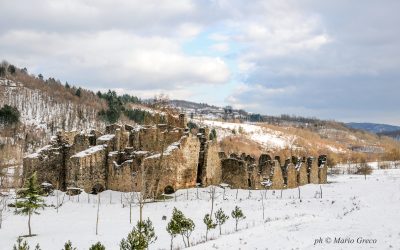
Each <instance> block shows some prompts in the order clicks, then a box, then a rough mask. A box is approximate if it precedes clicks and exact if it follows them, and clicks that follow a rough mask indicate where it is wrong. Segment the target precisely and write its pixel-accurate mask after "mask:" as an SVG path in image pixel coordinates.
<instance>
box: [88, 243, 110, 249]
mask: <svg viewBox="0 0 400 250" xmlns="http://www.w3.org/2000/svg"><path fill="white" fill-rule="evenodd" d="M89 250H106V247H105V246H104V245H103V244H101V243H100V242H97V243H96V244H93V245H92V246H91V247H90V248H89Z"/></svg>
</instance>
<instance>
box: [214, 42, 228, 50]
mask: <svg viewBox="0 0 400 250" xmlns="http://www.w3.org/2000/svg"><path fill="white" fill-rule="evenodd" d="M211 49H213V50H215V51H218V52H227V51H229V44H228V43H215V44H213V45H212V46H211Z"/></svg>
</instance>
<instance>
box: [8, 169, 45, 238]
mask: <svg viewBox="0 0 400 250" xmlns="http://www.w3.org/2000/svg"><path fill="white" fill-rule="evenodd" d="M18 199H19V201H18V202H17V203H16V208H17V211H16V212H15V213H16V214H22V215H28V229H29V236H32V230H31V217H32V215H33V214H39V213H38V212H37V210H38V209H40V208H44V206H45V204H44V200H43V199H42V198H41V196H40V186H39V184H38V182H37V177H36V172H35V173H33V174H32V176H31V177H29V179H28V180H27V182H26V184H25V190H24V191H23V192H22V193H21V194H20V197H18Z"/></svg>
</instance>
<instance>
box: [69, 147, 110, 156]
mask: <svg viewBox="0 0 400 250" xmlns="http://www.w3.org/2000/svg"><path fill="white" fill-rule="evenodd" d="M103 149H105V146H104V145H97V146H93V147H90V148H88V149H86V150H83V151H81V152H79V153H76V154H74V155H73V156H71V158H81V157H85V156H88V155H91V154H94V153H96V152H99V151H101V150H103Z"/></svg>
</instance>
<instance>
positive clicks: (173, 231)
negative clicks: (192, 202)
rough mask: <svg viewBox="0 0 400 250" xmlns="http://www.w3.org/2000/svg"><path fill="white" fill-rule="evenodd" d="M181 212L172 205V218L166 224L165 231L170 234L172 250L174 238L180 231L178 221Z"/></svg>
mask: <svg viewBox="0 0 400 250" xmlns="http://www.w3.org/2000/svg"><path fill="white" fill-rule="evenodd" d="M182 217H183V213H182V212H181V211H179V210H178V209H176V208H175V207H174V210H173V211H172V218H171V220H170V222H168V225H167V232H168V233H169V235H170V236H171V245H170V249H171V250H172V248H173V244H174V238H175V237H176V236H177V235H178V234H180V233H181V227H180V221H181V220H182Z"/></svg>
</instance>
